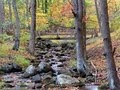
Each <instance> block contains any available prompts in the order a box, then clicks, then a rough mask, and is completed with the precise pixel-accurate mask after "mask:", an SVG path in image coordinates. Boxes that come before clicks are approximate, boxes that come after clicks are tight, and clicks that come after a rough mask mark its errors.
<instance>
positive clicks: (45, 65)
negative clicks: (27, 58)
mask: <svg viewBox="0 0 120 90" xmlns="http://www.w3.org/2000/svg"><path fill="white" fill-rule="evenodd" d="M37 71H38V72H40V73H47V72H49V71H52V68H51V66H50V64H48V63H46V62H41V63H40V64H39V65H38V68H37Z"/></svg>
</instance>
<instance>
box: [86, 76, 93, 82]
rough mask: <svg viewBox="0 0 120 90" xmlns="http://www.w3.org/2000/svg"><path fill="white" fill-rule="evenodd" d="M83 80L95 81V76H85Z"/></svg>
mask: <svg viewBox="0 0 120 90" xmlns="http://www.w3.org/2000/svg"><path fill="white" fill-rule="evenodd" d="M85 82H87V83H91V82H95V76H87V77H86V80H85Z"/></svg>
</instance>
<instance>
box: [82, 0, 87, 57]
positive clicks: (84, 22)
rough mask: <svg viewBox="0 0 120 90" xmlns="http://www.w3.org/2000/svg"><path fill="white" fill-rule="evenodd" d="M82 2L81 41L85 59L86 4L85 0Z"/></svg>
mask: <svg viewBox="0 0 120 90" xmlns="http://www.w3.org/2000/svg"><path fill="white" fill-rule="evenodd" d="M82 2H83V20H82V23H83V42H84V57H85V59H87V54H86V20H85V19H86V6H85V0H82Z"/></svg>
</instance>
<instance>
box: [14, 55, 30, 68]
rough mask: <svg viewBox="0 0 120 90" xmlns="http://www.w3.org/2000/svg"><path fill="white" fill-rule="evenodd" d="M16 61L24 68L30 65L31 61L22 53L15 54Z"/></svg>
mask: <svg viewBox="0 0 120 90" xmlns="http://www.w3.org/2000/svg"><path fill="white" fill-rule="evenodd" d="M14 61H15V63H17V64H19V65H20V66H22V67H23V68H26V67H28V66H29V65H30V61H29V60H27V59H26V58H25V57H23V56H22V55H16V56H15V60H14Z"/></svg>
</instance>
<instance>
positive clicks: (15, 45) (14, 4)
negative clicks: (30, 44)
mask: <svg viewBox="0 0 120 90" xmlns="http://www.w3.org/2000/svg"><path fill="white" fill-rule="evenodd" d="M12 7H13V11H14V15H15V19H16V29H15V43H14V46H13V50H16V51H17V50H18V49H19V45H20V19H19V16H18V11H17V6H16V0H12Z"/></svg>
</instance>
